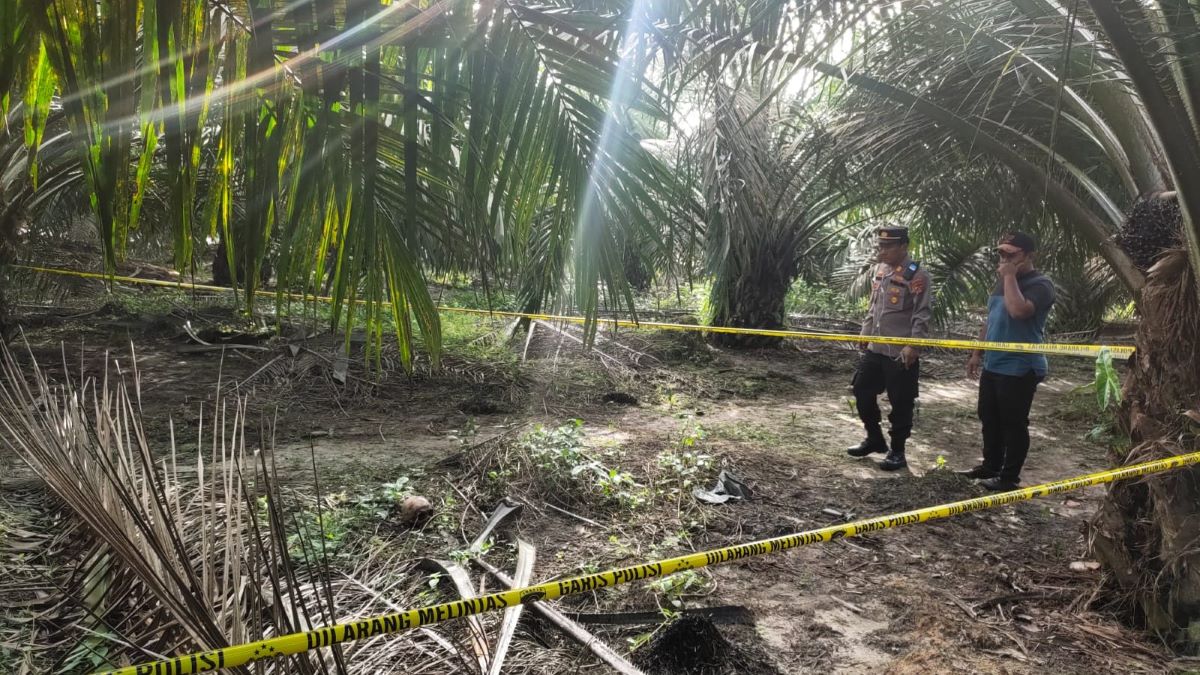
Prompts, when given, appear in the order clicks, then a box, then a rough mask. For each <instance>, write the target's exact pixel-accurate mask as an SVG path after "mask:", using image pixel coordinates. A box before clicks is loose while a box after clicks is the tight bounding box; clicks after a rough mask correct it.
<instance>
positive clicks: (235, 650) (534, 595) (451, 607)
mask: <svg viewBox="0 0 1200 675" xmlns="http://www.w3.org/2000/svg"><path fill="white" fill-rule="evenodd" d="M1195 464H1200V452H1193V453H1190V454H1186V455H1178V456H1175V457H1168V458H1166V459H1159V460H1154V461H1150V462H1143V463H1141V464H1134V465H1131V466H1124V467H1120V468H1116V469H1110V470H1108V471H1100V472H1097V473H1091V474H1086V475H1083V476H1076V477H1074V478H1067V479H1065V480H1060V481H1055V482H1053V483H1044V484H1041V485H1035V486H1033V487H1028V488H1022V489H1019V490H1013V491H1011V492H1004V493H1000V494H996V495H988V496H984V497H976V498H974V499H966V500H963V501H958V502H952V503H949V504H942V505H939V506H930V507H926V508H922V509H917V510H914V511H908V512H905V513H898V514H892V515H886V516H879V517H876V518H868V519H866V520H860V521H856V522H853V523H847V524H844V525H833V526H829V527H824V528H821V529H818V530H810V531H807V532H801V533H798V534H790V535H785V536H781V537H775V538H772V539H765V540H763V541H757V542H751V543H748V544H741V545H738V546H729V547H725V548H720V549H715V550H711V551H702V552H699V553H692V554H689V555H684V556H680V557H677V558H668V559H666V560H659V561H656V562H652V563H646V564H643V565H635V566H632V567H625V568H622V569H617V570H610V571H607V572H599V573H596V574H589V575H586V576H582V577H576V578H574V579H564V580H562V581H553V582H548V583H543V584H539V585H536V586H529V587H526V588H520V589H513V590H509V591H503V592H500V593H493V594H491V595H486V596H483V597H479V598H470V599H467V600H457V601H454V602H449V603H445V604H441V605H434V606H431V607H422V608H419V609H413V610H408V611H405V612H400V613H398V614H388V615H386V616H379V617H372V618H368V619H363V620H360V621H355V622H349V623H344V624H337V625H335V626H328V627H325V628H319V629H317V630H314V631H310V632H307V633H295V634H292V635H284V636H281V637H276V638H270V639H268V640H262V641H260V642H252V643H249V644H243V645H237V646H234V647H226V648H223V649H216V650H212V651H208V652H203V653H200V654H192V655H188V656H180V657H176V658H173V659H167V660H163V661H157V662H151V663H144V664H141V665H136V666H130V667H128V668H122V669H120V670H116V671H110V672H108V673H106V674H105V675H185V674H187V673H199V672H205V671H211V670H218V669H220V668H234V667H238V666H242V665H245V664H247V663H250V662H252V661H257V660H259V659H266V658H271V657H276V656H283V655H286V654H298V653H300V652H304V651H308V650H312V649H320V648H322V647H329V646H331V645H334V644H338V643H341V642H346V641H349V640H360V639H363V638H367V637H372V636H375V635H381V634H385V633H396V632H399V631H403V630H407V629H410V628H416V627H418V626H424V625H428V624H432V623H437V622H440V621H446V620H449V619H455V618H459V617H463V616H467V615H471V614H479V613H482V612H488V611H495V610H500V609H504V608H506V607H510V606H513V605H515V604H518V603H526V602H536V601H539V600H553V599H555V598H558V597H562V596H564V595H572V594H576V593H586V592H588V591H591V590H593V589H597V588H604V587H608V586H616V585H619V584H624V583H629V582H633V581H639V580H642V579H649V578H653V577H661V576H666V575H668V574H673V573H675V572H678V571H680V570H686V569H693V568H696V567H705V566H708V565H720V564H722V563H727V562H731V561H735V560H741V559H742V558H749V557H752V556H759V555H767V554H770V553H776V552H779V551H785V550H788V549H792V548H797V547H800V546H807V545H809V544H816V543H820V542H824V541H829V540H832V539H839V538H842V537H853V536H856V535H859V534H865V533H868V532H875V531H878V530H886V529H889V528H894V527H902V526H905V525H912V524H916V523H922V522H926V521H929V520H936V519H939V518H950V517H953V516H957V515H960V514H963V513H968V512H970V511H979V510H982V509H988V508H994V507H998V506H1004V505H1006V504H1012V503H1014V502H1019V501H1025V500H1029V499H1034V498H1036V497H1044V496H1047V495H1052V494H1057V493H1060V492H1066V491H1068V490H1077V489H1079V488H1083V487H1088V486H1092V485H1102V484H1105V483H1111V482H1113V481H1116V480H1123V479H1127V478H1137V477H1139V476H1145V475H1147V474H1152V473H1159V472H1163V471H1169V470H1171V469H1178V468H1181V467H1185V466H1192V465H1195Z"/></svg>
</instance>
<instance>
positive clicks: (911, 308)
mask: <svg viewBox="0 0 1200 675" xmlns="http://www.w3.org/2000/svg"><path fill="white" fill-rule="evenodd" d="M877 237H878V238H877V244H878V246H879V255H878V260H879V264H878V265H876V267H875V275H874V278H873V279H872V281H871V303H870V307H869V309H868V311H867V318H866V319H865V320H864V321H863V327H862V333H861V335H864V336H871V335H879V336H888V337H916V338H923V337H927V336H928V335H929V316H930V311H931V307H932V304H931V296H932V289H931V288H930V283H929V273H928V272H926V271H925V270H923V269H921V264H920V263H918V262H916V261H914V260H913V259H912V258H910V257H909V256H908V228H904V227H881V228H879V229H878V230H877ZM864 343H866V348H865V351H864V352H863V355H862V360H861V361H859V364H858V371H857V372H856V373H855V374H854V398H855V401H856V403H857V407H858V416H859V418H860V419H861V420H862V423H863V426H864V427H866V430H867V437H866V438H865V439H864V440H863V442H862V443H859V444H858V445H856V446H854V447H852V448H849V449H847V451H846V452H847V453H849V454H850V456H852V457H866V456H867V455H870V454H871V453H873V452H879V453H887V456H886V457H884V460H883V462H882V463H880V465H879V468H881V469H883V470H885V471H895V470H897V469H903V468H904V467H906V466H908V461H907V460H906V459H905V457H904V443H905V441H907V440H908V436H909V434H910V433H911V432H912V422H913V406H914V404H915V402H916V398H917V391H918V390H917V377H918V375H919V373H920V359H919V356H918V350H917V348H916V347H912V346H904V347H901V346H898V345H885V344H877V343H874V342H869V341H866V340H864ZM884 392H887V397H888V402H889V403H891V405H892V411H891V413H890V414H889V415H888V422H890V423H891V446H890V447H889V445H888V443H887V442H886V441H885V440H884V438H883V430H882V429H881V428H880V421H881V420H882V413H881V412H880V411H879V402H878V401H877V398H878V396H879V395H880V394H882V393H884Z"/></svg>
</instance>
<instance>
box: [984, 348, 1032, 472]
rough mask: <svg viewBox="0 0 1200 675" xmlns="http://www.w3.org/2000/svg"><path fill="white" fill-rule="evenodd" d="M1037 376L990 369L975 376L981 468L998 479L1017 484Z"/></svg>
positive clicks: (1027, 447) (1023, 456) (1025, 450)
mask: <svg viewBox="0 0 1200 675" xmlns="http://www.w3.org/2000/svg"><path fill="white" fill-rule="evenodd" d="M1041 381H1042V378H1041V376H1039V375H1038V374H1037V373H1035V372H1033V371H1032V370H1031V371H1029V372H1028V373H1026V374H1024V375H1020V376H1017V375H1001V374H1000V373H993V372H992V371H990V370H985V371H983V374H982V375H981V376H980V377H979V409H978V412H979V421H980V422H983V467H984V468H985V469H987V471H988V472H989V473H993V474H998V475H999V476H1000V478H1001V479H1004V480H1010V481H1013V482H1017V481H1019V480H1020V479H1021V467H1022V466H1024V465H1025V457H1026V456H1027V455H1028V454H1029V409H1030V407H1032V406H1033V394H1034V392H1035V391H1037V386H1038V383H1039V382H1041Z"/></svg>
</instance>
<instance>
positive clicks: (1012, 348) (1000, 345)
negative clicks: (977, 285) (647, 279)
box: [13, 265, 1134, 359]
mask: <svg viewBox="0 0 1200 675" xmlns="http://www.w3.org/2000/svg"><path fill="white" fill-rule="evenodd" d="M13 267H14V268H16V269H25V270H30V271H33V272H39V273H42V274H57V275H62V276H73V277H80V278H83V279H98V280H101V281H109V282H118V283H124V284H139V285H143V286H157V287H160V288H173V289H176V290H190V291H212V292H218V293H222V292H223V293H230V292H236V289H233V288H228V287H226V286H209V285H204V284H194V283H184V282H182V281H162V280H160V279H139V278H137V277H124V276H116V275H109V274H101V273H99V272H80V271H77V270H65V269H58V268H53V267H31V266H26V265H13ZM256 294H257V295H260V296H265V297H272V298H274V297H280V296H282V297H285V298H288V299H291V300H298V301H304V302H333V298H328V297H324V296H319V295H305V294H301V293H276V292H272V291H257V292H256ZM359 302H364V301H361V300H360V301H359ZM437 309H438V311H439V312H457V313H460V314H480V315H489V316H502V317H507V318H513V319H535V320H538V321H560V322H564V323H579V324H582V323H586V321H587V319H586V318H584V317H581V316H564V315H560V314H536V313H530V312H508V311H501V310H490V309H467V308H465V307H438V308H437ZM596 323H597V324H598V325H609V326H616V327H622V328H637V329H658V330H678V331H690V332H696V333H730V334H734V335H758V336H763V337H777V338H783V339H788V340H820V341H824V342H850V343H859V342H863V341H864V337H867V339H869V340H870V342H873V343H875V344H886V345H911V346H913V347H938V348H942V349H984V350H988V351H998V352H1017V353H1023V354H1047V355H1052V356H1088V357H1095V356H1098V355H1099V354H1100V352H1101V351H1102V350H1108V351H1109V353H1111V354H1112V356H1113V358H1119V359H1127V358H1129V357H1130V356H1132V355H1133V352H1134V348H1133V347H1131V346H1128V345H1077V344H1065V343H1056V342H1045V343H1040V344H1031V343H1025V342H986V341H983V340H953V339H942V338H911V337H884V336H878V335H873V336H862V335H850V334H844V333H817V332H812V331H798V330H770V329H766V328H735V327H732V326H700V325H692V324H683V323H663V322H660V321H632V320H629V319H596Z"/></svg>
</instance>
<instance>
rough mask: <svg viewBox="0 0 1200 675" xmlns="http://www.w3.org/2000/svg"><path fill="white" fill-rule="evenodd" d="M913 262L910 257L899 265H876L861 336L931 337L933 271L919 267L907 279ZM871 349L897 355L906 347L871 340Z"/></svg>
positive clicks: (868, 347) (893, 355)
mask: <svg viewBox="0 0 1200 675" xmlns="http://www.w3.org/2000/svg"><path fill="white" fill-rule="evenodd" d="M912 265H913V261H912V258H906V259H905V260H904V262H903V263H902V264H901V265H899V266H897V267H892V266H890V265H887V264H886V263H880V264H879V265H877V266H876V267H875V276H874V278H873V279H872V280H871V302H870V305H869V306H868V308H867V318H866V319H864V320H863V324H862V333H860V335H866V336H871V335H880V336H887V337H916V338H924V337H929V317H930V315H931V314H932V311H933V303H932V300H931V298H930V296H931V295H932V292H931V291H930V283H929V273H928V272H926V271H925V270H924V269H922V268H920V267H917V269H916V271H915V272H914V273H911V277H910V278H907V279H906V278H905V277H906V276H908V275H906V274H905V272H906V271H907V270H909V268H910V266H912ZM867 349H868V350H870V351H873V352H875V353H877V354H883V355H885V356H889V357H891V358H896V357H898V356H900V350H902V349H904V347H903V346H902V345H886V344H877V343H875V342H871V343H869V344H868V345H867Z"/></svg>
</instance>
